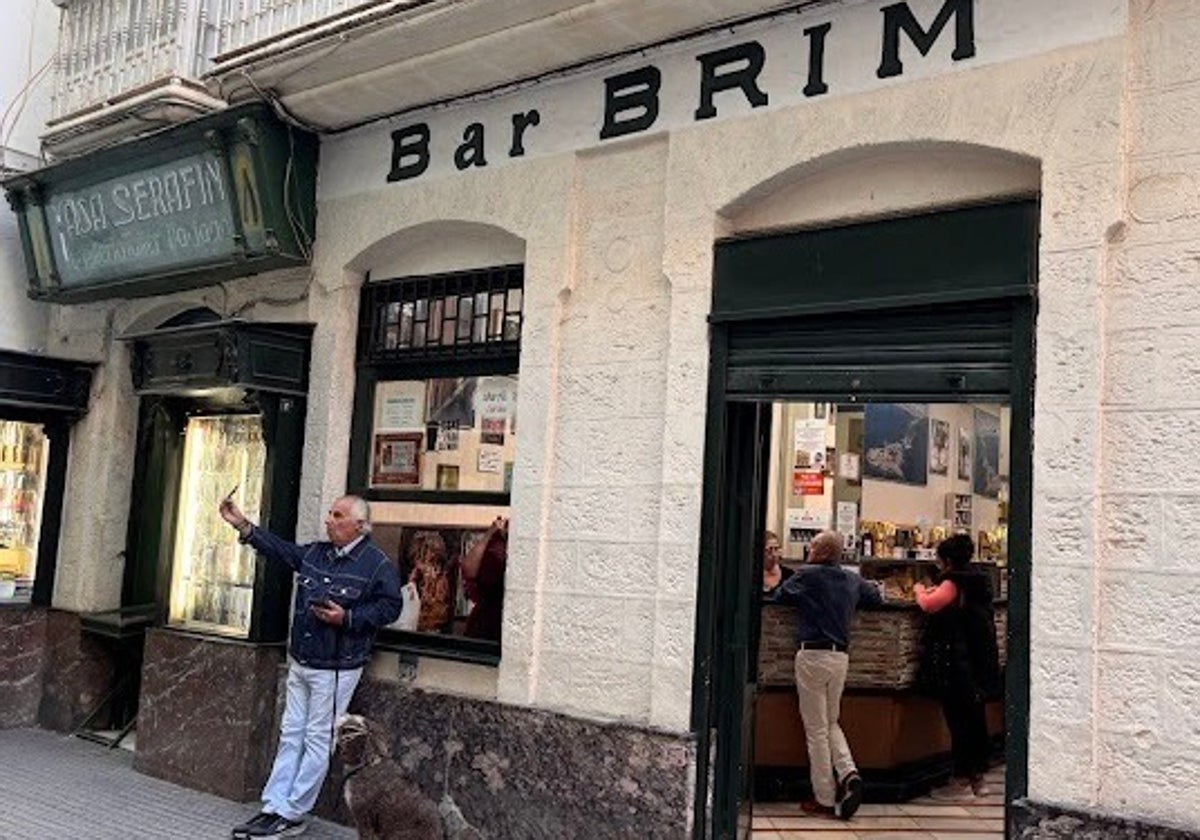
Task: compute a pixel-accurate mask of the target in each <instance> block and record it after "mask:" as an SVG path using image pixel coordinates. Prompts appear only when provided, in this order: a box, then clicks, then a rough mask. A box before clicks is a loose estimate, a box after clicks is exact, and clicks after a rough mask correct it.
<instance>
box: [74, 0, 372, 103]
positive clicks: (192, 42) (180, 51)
mask: <svg viewBox="0 0 1200 840" xmlns="http://www.w3.org/2000/svg"><path fill="white" fill-rule="evenodd" d="M379 2H381V0H70V2H69V4H68V5H67V7H66V8H65V9H64V11H63V18H62V25H61V29H60V33H59V47H58V55H57V58H56V61H57V66H56V73H55V89H54V109H53V111H54V113H53V118H54V119H61V118H63V117H65V116H67V115H69V114H74V113H77V112H79V111H82V110H85V109H87V108H90V107H93V106H96V105H100V104H103V103H105V102H108V101H111V100H113V99H116V98H118V97H120V96H122V95H124V94H128V93H130V92H132V91H136V90H137V89H139V88H142V87H145V86H148V85H151V84H154V83H156V82H159V81H161V80H163V79H170V78H172V77H178V78H182V79H192V80H196V79H199V78H200V77H201V76H202V75H203V74H204V73H205V71H206V70H208V69H209V66H210V64H211V62H212V59H213V57H214V56H217V55H220V54H223V53H228V52H231V51H234V50H238V49H242V48H244V47H247V46H250V45H252V44H256V43H259V42H262V41H265V40H267V39H269V38H273V37H275V36H277V35H279V34H281V33H284V32H287V31H289V30H293V29H297V28H300V27H304V26H307V25H310V24H312V23H316V22H318V21H321V20H324V19H325V18H329V17H332V16H334V15H338V14H340V13H343V12H347V11H350V10H352V9H355V8H366V7H370V6H373V5H377V4H378V3H379Z"/></svg>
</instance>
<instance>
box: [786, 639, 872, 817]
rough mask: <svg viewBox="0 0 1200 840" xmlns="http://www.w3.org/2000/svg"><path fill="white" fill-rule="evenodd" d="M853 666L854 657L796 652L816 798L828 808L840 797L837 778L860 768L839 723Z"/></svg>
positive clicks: (804, 651) (799, 692)
mask: <svg viewBox="0 0 1200 840" xmlns="http://www.w3.org/2000/svg"><path fill="white" fill-rule="evenodd" d="M849 664H850V657H849V656H848V655H847V654H845V653H841V652H839V651H834V650H798V651H796V693H797V694H798V695H799V698H800V718H801V719H802V720H803V721H804V737H805V740H806V741H807V742H808V766H809V772H810V774H811V776H812V787H813V796H815V797H816V800H817V802H819V803H821V804H822V805H825V806H827V807H832V806H833V804H834V800H835V798H836V796H837V779H844V778H845V777H846V776H847V774H849V773H853V772H854V771H855V770H856V769H857V768H855V766H854V756H852V755H851V754H850V745H849V744H847V743H846V736H845V735H844V734H843V733H842V727H841V724H839V723H838V718H839V717H840V716H841V711H842V690H843V689H845V687H846V669H847V667H848V666H849ZM835 772H836V773H837V775H836V776H835V775H834V773H835Z"/></svg>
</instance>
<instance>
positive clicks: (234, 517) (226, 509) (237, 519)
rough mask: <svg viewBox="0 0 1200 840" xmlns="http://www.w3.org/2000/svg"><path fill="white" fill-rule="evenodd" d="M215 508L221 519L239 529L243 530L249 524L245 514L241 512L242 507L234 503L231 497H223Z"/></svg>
mask: <svg viewBox="0 0 1200 840" xmlns="http://www.w3.org/2000/svg"><path fill="white" fill-rule="evenodd" d="M217 510H218V511H220V513H221V518H222V519H224V520H225V521H226V522H228V523H229V524H230V525H232V526H233V527H234V528H237V529H238V530H239V531H242V530H244V529H245V527H246V526H247V525H249V524H250V522H249V521H248V520H247V519H246V515H245V514H244V513H242V509H241V508H239V507H238V506H237V505H236V504H234V501H233V499H224V500H223V501H222V502H221V504H220V506H219V507H218V508H217Z"/></svg>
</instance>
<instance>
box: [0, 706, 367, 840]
mask: <svg viewBox="0 0 1200 840" xmlns="http://www.w3.org/2000/svg"><path fill="white" fill-rule="evenodd" d="M131 762H132V756H131V755H130V754H129V753H127V752H125V751H124V750H110V749H108V748H107V747H103V746H100V745H98V744H93V743H90V742H87V741H82V740H80V739H78V738H72V737H69V736H65V735H58V734H55V733H53V732H43V731H40V730H33V729H10V730H4V731H0V768H3V770H0V801H2V802H3V803H4V807H3V808H0V838H4V840H10V838H11V840H18V838H19V840H51V838H53V839H54V840H61V838H67V837H69V838H78V840H175V839H176V838H178V840H207V838H212V840H223V839H224V838H227V837H229V830H230V828H232V827H233V826H234V825H236V824H238V823H240V822H241V821H242V820H244V819H246V818H247V817H249V816H250V815H251V814H253V813H254V810H255V808H254V805H252V804H251V805H244V804H239V803H237V802H230V801H229V800H227V799H221V798H220V797H217V796H212V795H210V794H207V793H200V792H198V791H194V790H189V789H187V788H183V787H180V786H178V785H173V784H170V783H169V782H164V781H161V780H159V779H153V778H150V777H149V776H144V775H142V774H141V773H137V772H135V771H134V770H133V767H132V766H131ZM304 836H305V837H310V838H313V840H350V838H353V837H354V836H355V832H354V831H353V830H351V829H348V828H344V827H343V826H339V825H334V824H332V823H327V822H323V821H321V820H313V821H311V823H310V825H309V828H308V831H307V832H306V833H305V834H304Z"/></svg>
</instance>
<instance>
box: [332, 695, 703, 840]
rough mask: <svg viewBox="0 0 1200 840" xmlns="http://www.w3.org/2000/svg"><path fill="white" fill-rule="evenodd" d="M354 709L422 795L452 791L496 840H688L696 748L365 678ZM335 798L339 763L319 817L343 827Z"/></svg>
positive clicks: (654, 735)
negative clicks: (385, 736) (380, 733)
mask: <svg viewBox="0 0 1200 840" xmlns="http://www.w3.org/2000/svg"><path fill="white" fill-rule="evenodd" d="M351 711H354V712H357V713H359V714H363V715H366V716H368V717H371V718H374V719H375V720H378V721H381V722H382V723H384V724H385V725H386V726H387V727H388V729H389V730H390V732H391V733H392V752H393V755H394V757H395V758H396V759H397V760H398V761H399V762H400V764H401V765H402V766H403V767H404V768H406V769H407V770H408V772H409V773H410V774H411V776H412V778H413V779H414V780H415V781H416V782H417V783H418V784H420V785H421V787H422V788H423V789H424V790H425V792H426V793H428V794H429V795H431V796H433V797H434V798H435V799H437V798H438V797H440V796H441V795H442V792H443V791H444V790H449V792H450V794H451V795H452V796H453V797H454V799H455V801H456V802H457V803H458V804H459V806H460V807H461V808H462V810H463V813H464V814H465V815H466V817H467V818H468V819H469V820H470V821H471V822H472V823H473V824H474V825H476V826H478V827H479V828H480V829H482V830H483V832H484V834H485V835H486V836H487V837H489V838H494V840H503V839H504V838H513V840H516V838H520V840H533V839H534V838H555V839H556V840H557V838H564V837H587V838H590V840H605V838H628V837H645V838H663V840H665V839H666V838H679V839H680V840H684V838H687V837H689V836H690V834H689V832H688V830H687V824H688V814H689V812H690V806H691V799H692V787H691V786H692V781H691V779H692V775H691V768H692V765H693V763H694V753H695V747H694V744H693V743H692V742H691V741H690V740H689V739H688V738H687V737H685V736H680V735H672V734H666V733H661V732H654V731H649V730H644V729H639V728H636V727H632V726H623V725H619V724H601V723H593V722H588V721H583V720H578V719H575V718H569V717H565V716H562V715H557V714H551V713H548V712H541V711H535V710H532V709H525V708H520V707H515V706H506V705H501V704H499V703H493V702H486V701H481V700H475V699H470V698H465V697H456V696H450V695H442V694H431V693H428V692H424V691H416V690H412V689H408V688H406V687H404V686H401V685H397V684H393V683H383V682H379V681H375V680H369V679H364V680H363V682H362V683H360V685H359V688H358V691H357V692H356V693H355V697H354V701H353V702H352V704H351ZM447 773H448V774H449V780H448V781H447V778H446V777H447ZM340 789H341V768H340V765H339V764H338V762H337V761H336V760H335V762H334V766H333V768H332V769H331V772H330V776H329V779H328V780H327V782H326V784H325V790H324V791H323V795H322V800H321V803H320V804H319V806H318V810H320V811H322V812H323V813H324V814H326V815H329V816H333V817H335V818H337V819H340V820H342V821H345V819H346V815H345V810H344V808H345V806H344V805H343V804H342V803H340V802H337V801H335V794H336V791H338V790H340Z"/></svg>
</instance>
